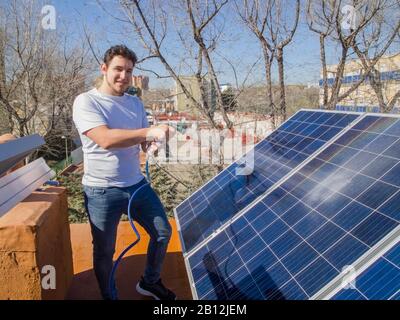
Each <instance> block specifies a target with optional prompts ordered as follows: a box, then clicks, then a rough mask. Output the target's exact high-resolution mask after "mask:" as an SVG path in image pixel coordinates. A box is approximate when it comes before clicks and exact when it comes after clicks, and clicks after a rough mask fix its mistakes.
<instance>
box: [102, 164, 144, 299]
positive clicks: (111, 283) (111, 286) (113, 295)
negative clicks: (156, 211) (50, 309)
mask: <svg viewBox="0 0 400 320" xmlns="http://www.w3.org/2000/svg"><path fill="white" fill-rule="evenodd" d="M146 177H147V181H148V182H147V183H145V184H144V185H142V186H140V188H138V189H137V190H135V192H134V193H133V194H132V196H131V197H130V199H129V203H128V219H129V223H130V225H131V227H132V229H133V232H135V234H136V237H137V239H136V240H135V241H134V242H132V243H131V244H130V245H129V246H128V247H126V248H125V250H124V251H122V252H121V254H120V255H119V256H118V258H117V260H115V262H114V265H113V268H112V270H111V274H110V278H109V280H108V290H109V292H110V293H111V299H112V300H116V299H117V293H116V290H115V279H114V274H115V271H116V270H117V267H118V265H119V263H120V262H121V260H122V258H123V257H124V255H125V254H126V253H127V252H128V251H129V250H131V249H132V248H133V247H134V246H135V245H136V244H137V243H138V242H139V241H140V234H139V231H138V230H137V229H136V227H135V225H134V223H133V219H132V215H131V206H132V203H133V199H134V198H135V197H136V195H137V194H138V192H139V191H140V190H141V189H142V188H144V187H145V186H147V185H148V184H149V183H150V171H149V159H148V158H147V160H146Z"/></svg>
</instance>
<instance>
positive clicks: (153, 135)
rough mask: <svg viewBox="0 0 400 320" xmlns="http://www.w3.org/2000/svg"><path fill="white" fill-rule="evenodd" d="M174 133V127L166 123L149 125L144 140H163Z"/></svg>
mask: <svg viewBox="0 0 400 320" xmlns="http://www.w3.org/2000/svg"><path fill="white" fill-rule="evenodd" d="M174 134H175V129H174V128H172V127H170V126H168V125H166V124H161V125H158V126H154V127H151V128H150V129H149V130H148V132H147V136H146V141H163V140H164V139H166V140H169V139H170V138H171V137H172V136H173V135H174Z"/></svg>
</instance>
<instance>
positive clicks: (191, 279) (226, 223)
mask: <svg viewBox="0 0 400 320" xmlns="http://www.w3.org/2000/svg"><path fill="white" fill-rule="evenodd" d="M301 111H308V112H316V111H318V112H322V113H334V114H346V115H347V114H350V115H357V116H358V117H357V118H355V119H354V120H353V121H351V122H350V123H349V124H348V125H346V126H345V127H343V128H342V129H341V130H340V131H339V132H338V133H337V134H335V135H334V136H333V137H332V138H331V139H329V140H328V141H327V142H326V143H325V144H324V145H322V146H321V147H319V148H318V149H317V150H316V151H314V152H313V153H312V154H310V155H309V156H308V158H306V159H305V160H303V161H302V162H301V163H300V164H299V165H297V166H296V167H294V168H293V169H292V170H291V171H289V173H287V174H286V175H284V176H283V177H282V178H281V179H279V180H278V181H277V182H276V183H275V184H274V185H272V186H271V187H270V188H268V189H267V190H266V191H265V192H264V193H262V194H260V195H259V196H258V197H256V198H255V199H254V200H253V201H252V202H251V203H249V204H248V205H247V206H245V207H244V208H242V209H241V210H240V211H239V212H237V213H236V214H235V215H234V216H233V217H232V218H230V219H229V220H227V221H226V222H225V223H224V224H223V225H222V226H221V227H220V228H218V229H217V230H215V232H214V233H212V234H210V235H209V236H208V237H207V238H206V239H204V240H203V241H201V242H200V243H199V244H198V245H196V246H195V247H194V248H192V249H191V250H190V251H189V252H186V250H185V247H184V241H183V237H182V233H181V226H180V223H179V219H178V216H177V212H176V208H174V210H173V211H174V217H175V221H176V224H177V230H178V234H179V238H180V241H181V245H182V248H183V257H184V262H185V267H186V271H187V274H188V277H189V283H190V288H191V291H192V296H193V298H194V299H196V300H197V299H198V296H197V292H196V288H195V281H194V278H193V275H192V271H191V267H190V264H189V257H190V256H191V255H192V254H194V253H195V252H196V251H197V250H199V249H200V248H201V247H202V246H204V245H205V244H207V243H208V242H209V241H210V240H212V239H213V238H214V237H215V236H216V235H217V234H219V233H220V232H221V231H222V230H224V229H225V228H226V226H228V225H229V224H231V223H233V222H234V221H236V220H237V219H238V218H240V217H241V216H242V215H243V214H244V213H245V212H247V211H248V210H250V209H251V208H252V207H253V206H255V205H256V204H257V203H258V201H259V200H260V199H261V198H262V197H265V196H266V195H267V194H268V193H270V192H272V191H274V190H275V189H276V188H277V187H278V186H280V185H281V184H282V183H283V182H284V181H286V180H287V179H289V178H290V177H291V176H292V175H294V174H295V173H296V172H298V170H299V169H300V168H302V167H303V166H304V165H305V164H306V163H308V162H310V161H311V160H312V159H314V157H315V156H316V155H317V154H318V153H320V152H321V151H322V150H325V148H327V147H328V146H329V145H330V144H331V143H332V142H333V141H335V140H336V139H337V138H338V137H340V136H341V135H343V134H344V133H345V132H347V131H348V130H349V129H350V128H351V127H352V126H354V125H355V124H356V123H358V122H359V121H360V120H361V119H362V118H363V115H362V114H360V113H358V112H346V111H337V110H319V109H305V108H302V109H300V110H299V111H298V112H301ZM298 112H296V113H295V114H293V115H292V116H291V117H290V118H288V119H287V120H286V121H285V122H284V123H282V124H281V126H283V125H284V124H285V123H286V122H288V121H289V120H290V119H292V118H293V117H294V116H295V115H296V114H297V113H298ZM281 126H280V127H281ZM280 127H278V128H277V129H276V130H278V129H279V128H280ZM263 141H264V139H263V140H262V141H260V142H259V143H261V142H263ZM259 143H257V144H256V145H254V146H253V148H252V150H254V149H255V147H256V146H257V145H258V144H259ZM235 163H236V162H235ZM235 163H233V164H231V165H230V166H228V167H227V168H226V169H224V170H223V171H222V172H220V173H219V174H218V175H217V176H219V175H220V174H222V173H223V172H224V171H225V170H227V169H228V168H229V167H231V166H232V165H234V164H235ZM217 176H215V177H214V178H213V179H215V178H216V177H217ZM213 179H210V180H209V181H208V182H207V183H206V184H205V185H203V186H202V187H200V188H198V189H197V190H196V191H195V192H193V193H192V195H193V194H195V193H196V192H198V191H199V190H200V189H202V188H204V187H205V186H206V185H207V184H209V183H210V182H211V181H212V180H213ZM192 195H190V196H189V197H191V196H192Z"/></svg>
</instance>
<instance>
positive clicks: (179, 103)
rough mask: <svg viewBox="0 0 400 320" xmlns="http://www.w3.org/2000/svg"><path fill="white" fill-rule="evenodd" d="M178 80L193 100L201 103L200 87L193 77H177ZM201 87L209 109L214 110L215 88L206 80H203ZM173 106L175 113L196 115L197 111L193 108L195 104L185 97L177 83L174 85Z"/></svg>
mask: <svg viewBox="0 0 400 320" xmlns="http://www.w3.org/2000/svg"><path fill="white" fill-rule="evenodd" d="M179 79H180V80H181V81H182V83H183V85H184V86H185V87H186V88H187V90H188V91H189V93H190V94H191V95H192V96H193V98H194V99H195V100H196V101H197V102H199V103H201V102H202V99H201V92H200V86H199V84H198V82H197V79H196V77H195V76H179ZM202 84H203V86H204V87H205V94H206V99H207V100H206V101H207V103H208V106H209V108H212V109H215V107H216V92H215V87H214V84H213V82H212V81H210V80H208V79H203V83H202ZM174 91H175V92H174V94H175V105H176V109H177V111H180V112H193V113H198V111H197V109H196V108H195V104H194V103H193V101H192V100H191V99H190V98H189V97H187V96H186V94H185V93H184V92H183V89H182V87H181V86H180V85H179V83H178V82H176V83H175V90H174Z"/></svg>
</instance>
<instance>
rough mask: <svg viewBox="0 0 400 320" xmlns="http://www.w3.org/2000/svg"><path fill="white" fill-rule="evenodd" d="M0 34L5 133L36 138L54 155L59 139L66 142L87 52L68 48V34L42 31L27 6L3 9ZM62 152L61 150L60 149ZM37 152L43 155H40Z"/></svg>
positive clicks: (31, 5) (32, 6) (34, 7)
mask: <svg viewBox="0 0 400 320" xmlns="http://www.w3.org/2000/svg"><path fill="white" fill-rule="evenodd" d="M4 12H5V18H4V20H3V21H2V23H1V26H0V30H2V31H1V32H0V40H1V41H0V43H1V45H0V48H1V49H0V58H1V62H0V70H1V72H0V83H1V85H0V108H2V109H3V110H4V111H5V112H6V114H7V115H8V127H9V131H10V132H12V133H14V134H15V135H17V136H25V135H29V134H32V133H39V134H41V135H42V136H44V137H45V139H46V142H47V145H46V146H44V148H46V151H47V152H48V155H49V156H51V155H53V156H57V155H58V154H59V152H60V141H61V136H62V135H65V136H68V137H70V136H71V131H72V130H71V129H72V123H71V107H72V102H73V99H74V97H75V96H76V94H77V93H79V91H80V90H82V88H83V86H84V82H85V75H84V73H83V70H84V66H85V63H86V60H85V57H86V55H87V51H88V50H87V49H86V48H85V47H84V45H83V46H81V47H77V46H76V47H72V46H70V44H69V43H68V36H67V34H68V30H64V31H65V33H64V34H63V33H62V32H61V30H62V29H63V28H62V26H61V25H60V24H59V25H58V28H57V31H56V30H45V29H44V28H43V27H42V23H41V22H42V16H41V7H40V6H39V5H38V4H37V3H36V2H35V1H33V0H24V1H16V0H14V1H11V2H10V3H9V5H7V6H6V7H4ZM61 148H62V147H61ZM42 151H43V150H42Z"/></svg>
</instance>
